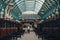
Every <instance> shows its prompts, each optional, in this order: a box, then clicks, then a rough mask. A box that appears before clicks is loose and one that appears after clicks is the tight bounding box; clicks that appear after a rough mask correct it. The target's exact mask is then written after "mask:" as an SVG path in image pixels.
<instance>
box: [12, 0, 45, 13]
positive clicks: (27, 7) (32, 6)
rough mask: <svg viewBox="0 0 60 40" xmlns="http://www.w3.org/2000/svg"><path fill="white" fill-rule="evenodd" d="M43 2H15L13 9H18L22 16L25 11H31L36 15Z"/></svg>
mask: <svg viewBox="0 0 60 40" xmlns="http://www.w3.org/2000/svg"><path fill="white" fill-rule="evenodd" d="M44 1H45V0H15V2H14V8H13V9H15V8H16V7H18V8H19V10H20V11H21V12H22V14H23V12H26V11H33V12H35V14H37V13H38V11H39V10H40V8H41V7H42V5H43V3H44Z"/></svg>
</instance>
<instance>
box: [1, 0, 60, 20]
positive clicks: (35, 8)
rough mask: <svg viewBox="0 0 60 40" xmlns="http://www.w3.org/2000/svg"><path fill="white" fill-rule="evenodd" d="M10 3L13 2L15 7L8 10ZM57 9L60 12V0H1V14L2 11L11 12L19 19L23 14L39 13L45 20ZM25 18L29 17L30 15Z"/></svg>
mask: <svg viewBox="0 0 60 40" xmlns="http://www.w3.org/2000/svg"><path fill="white" fill-rule="evenodd" d="M10 3H12V4H13V8H12V10H10V11H9V9H8V10H7V12H6V9H7V6H9V5H10ZM56 9H58V11H59V12H60V4H59V0H0V15H1V13H2V12H3V13H4V15H6V14H8V15H9V13H10V12H11V14H12V17H13V18H14V19H17V20H19V18H20V16H21V15H22V14H37V15H39V17H38V18H40V19H41V20H42V19H44V20H45V19H46V18H47V17H48V16H51V15H52V14H53V13H54V12H55V11H56ZM8 11H9V13H8ZM25 18H26V19H28V17H25ZM30 18H31V17H30ZM32 18H33V16H32ZM34 18H35V16H34Z"/></svg>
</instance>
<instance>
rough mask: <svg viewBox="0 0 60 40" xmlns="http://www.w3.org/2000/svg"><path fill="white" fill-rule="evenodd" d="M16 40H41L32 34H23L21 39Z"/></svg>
mask: <svg viewBox="0 0 60 40" xmlns="http://www.w3.org/2000/svg"><path fill="white" fill-rule="evenodd" d="M17 40H42V38H39V39H38V37H37V36H36V35H35V33H34V32H30V33H25V34H24V35H23V36H22V37H21V38H17Z"/></svg>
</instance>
